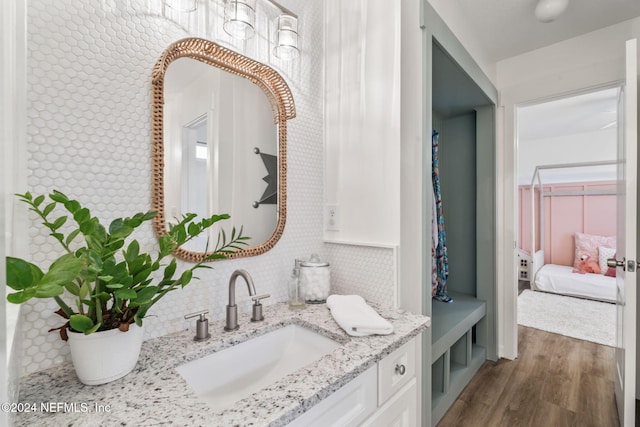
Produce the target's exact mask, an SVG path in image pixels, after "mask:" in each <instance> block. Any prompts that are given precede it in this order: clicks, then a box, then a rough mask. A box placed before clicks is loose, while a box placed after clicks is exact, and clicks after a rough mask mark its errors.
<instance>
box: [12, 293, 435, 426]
mask: <svg viewBox="0 0 640 427" xmlns="http://www.w3.org/2000/svg"><path fill="white" fill-rule="evenodd" d="M376 310H377V311H378V312H379V313H380V314H381V315H382V316H383V317H385V318H387V319H388V320H389V321H390V322H391V323H392V324H393V326H394V333H393V334H391V335H385V336H368V337H350V336H348V335H347V334H346V333H345V332H344V331H343V330H342V329H340V327H339V326H338V325H337V324H336V323H335V321H334V320H333V318H332V317H331V314H330V312H329V310H328V309H327V307H326V305H324V304H318V305H310V306H309V307H308V308H307V309H305V310H302V311H296V312H293V311H291V310H289V309H288V307H287V305H286V304H282V303H281V304H275V305H272V306H267V307H265V309H264V317H265V320H264V321H262V322H256V323H252V322H250V320H249V316H250V315H249V314H248V313H245V314H243V315H240V316H239V324H240V328H239V329H238V330H236V331H232V332H223V327H224V322H223V321H218V322H212V323H211V324H210V332H211V335H212V337H211V339H209V340H207V341H203V342H195V341H194V340H193V336H194V331H193V330H188V331H182V332H178V333H175V334H172V335H167V336H164V337H160V338H155V339H151V340H148V341H146V342H144V343H143V346H142V352H141V355H140V360H139V362H138V365H137V366H136V368H135V369H134V371H133V372H132V373H130V374H129V375H127V376H126V377H124V378H122V379H120V380H117V381H114V382H112V383H109V384H105V385H102V386H86V385H83V384H81V383H80V382H79V381H78V379H77V378H76V376H75V374H74V371H73V367H72V366H71V364H70V363H67V364H63V365H60V366H57V367H55V368H51V369H48V370H45V371H41V372H37V373H34V374H31V375H29V376H27V377H25V378H24V379H23V381H22V387H21V392H20V402H21V403H23V404H27V403H28V404H33V403H35V404H36V405H35V406H33V407H34V408H36V410H35V411H32V412H24V413H20V414H18V416H17V417H16V425H17V426H30V425H69V426H87V425H103V426H108V425H158V424H167V423H169V424H171V423H173V424H176V425H211V426H218V425H219V426H232V425H255V426H267V425H269V426H283V425H292V426H296V425H304V426H310V425H323V426H324V425H333V424H335V423H340V422H342V423H344V425H380V426H383V425H388V423H389V422H390V420H404V424H402V425H413V424H415V420H416V419H417V418H416V417H417V415H418V412H417V408H418V402H419V401H418V390H419V386H418V378H419V377H418V376H416V364H417V363H416V360H417V359H416V355H417V351H418V349H419V348H420V340H421V332H422V331H423V330H424V329H426V328H427V327H429V326H430V319H429V318H428V317H425V316H420V315H414V314H409V313H404V312H397V311H392V310H386V309H383V308H380V307H376ZM148 321H153V320H152V319H149V320H148ZM291 325H295V326H296V327H302V328H304V329H307V330H309V331H312V332H313V333H316V334H319V335H322V336H323V337H326V338H329V339H331V340H333V341H335V342H336V343H337V345H336V346H335V348H334V349H333V350H330V351H329V352H328V353H327V354H325V355H324V356H322V357H321V358H320V359H318V360H316V361H314V362H312V363H310V364H308V365H306V366H303V367H302V368H299V369H297V370H295V371H294V372H292V373H289V374H287V375H285V376H283V377H282V378H279V379H277V380H276V381H275V382H273V383H271V384H269V385H266V386H265V387H263V388H261V389H260V390H259V391H257V392H255V393H252V394H251V395H249V396H248V397H246V398H243V399H241V400H238V401H236V402H235V403H233V404H232V405H231V406H229V407H228V408H226V409H222V410H221V409H217V410H216V409H213V408H212V407H211V406H209V405H208V404H207V403H206V400H205V399H203V398H202V397H201V396H198V395H196V393H195V392H194V390H193V388H192V387H191V386H190V385H189V384H188V383H187V382H186V381H185V379H184V378H183V377H182V376H181V375H180V374H179V373H178V371H177V369H176V368H177V367H180V366H184V365H186V364H188V363H189V362H193V361H197V360H200V359H204V358H205V357H206V356H208V355H211V354H213V353H216V352H223V351H224V350H225V349H229V348H232V347H233V346H236V345H239V344H243V343H249V342H251V341H252V340H253V339H254V338H260V337H263V336H266V335H267V334H268V333H270V332H273V331H277V330H280V329H283V328H285V327H288V326H291ZM265 350H266V349H265ZM249 357H250V358H260V357H266V356H265V355H263V352H261V351H252V352H251V354H250V355H249ZM238 365H239V366H238V367H237V369H242V365H241V363H238ZM234 369H235V368H234ZM43 402H45V403H46V402H60V403H62V404H63V405H58V406H54V408H56V409H57V408H62V409H63V410H61V411H55V412H54V411H51V410H50V411H43V410H40V408H41V403H43ZM64 404H66V405H64Z"/></svg>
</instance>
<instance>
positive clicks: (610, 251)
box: [598, 246, 616, 274]
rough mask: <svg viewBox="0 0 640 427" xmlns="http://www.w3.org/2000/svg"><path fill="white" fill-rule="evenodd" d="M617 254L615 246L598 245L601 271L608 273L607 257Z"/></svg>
mask: <svg viewBox="0 0 640 427" xmlns="http://www.w3.org/2000/svg"><path fill="white" fill-rule="evenodd" d="M615 255H616V249H615V248H608V247H606V246H599V247H598V264H599V265H600V272H601V273H602V274H604V273H606V272H607V270H608V269H609V267H608V266H607V259H609V258H613V257H614V256H615Z"/></svg>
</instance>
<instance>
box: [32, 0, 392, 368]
mask: <svg viewBox="0 0 640 427" xmlns="http://www.w3.org/2000/svg"><path fill="white" fill-rule="evenodd" d="M283 3H284V5H285V6H286V7H287V8H290V9H292V10H294V11H296V12H297V13H298V15H299V18H300V28H301V31H300V34H301V46H300V50H301V56H300V58H298V59H297V60H295V61H292V62H283V61H279V60H278V59H277V58H275V57H273V55H272V53H271V49H270V48H269V37H268V36H266V37H256V38H255V40H253V41H247V42H240V43H235V44H234V43H232V42H231V40H230V39H229V38H228V37H227V36H226V35H225V34H224V33H223V32H222V31H221V29H220V24H221V19H220V17H219V16H217V17H216V15H215V14H209V13H208V12H209V11H211V9H215V8H219V0H212V1H211V2H206V3H201V4H205V5H206V6H203V7H201V8H199V9H198V11H197V12H195V13H196V14H200V13H203V14H206V16H199V15H198V16H192V17H191V18H189V19H182V18H184V17H182V18H180V17H175V16H173V17H171V18H172V19H173V20H170V19H167V18H165V17H163V16H162V13H161V11H162V7H161V5H162V1H161V0H101V1H91V2H83V1H80V0H38V1H34V2H29V4H28V25H27V29H28V35H27V37H28V41H27V44H28V52H27V55H28V58H27V84H28V100H27V120H28V123H27V126H28V129H27V133H28V135H27V141H28V160H27V161H28V164H27V166H28V171H27V173H28V188H27V189H25V191H27V190H28V191H31V192H32V193H34V194H45V193H48V192H50V191H51V190H53V189H58V190H60V191H63V192H65V193H67V194H68V195H69V196H71V197H74V198H77V199H79V200H80V201H81V202H83V203H84V204H85V205H87V207H89V208H90V209H91V210H92V211H93V213H94V214H95V215H96V216H98V217H99V218H101V219H103V220H104V222H106V223H108V222H110V221H111V220H112V219H113V218H115V217H118V216H128V215H132V214H134V213H135V212H139V211H146V210H149V209H150V206H151V161H150V153H151V134H150V128H151V111H150V104H151V81H150V80H151V77H150V76H151V70H152V67H153V65H154V64H155V61H156V59H157V58H158V57H159V55H160V54H161V52H162V51H163V50H164V49H165V48H166V47H167V46H168V45H169V44H170V43H171V42H173V41H176V40H178V39H180V38H183V37H188V36H198V37H204V38H208V39H210V40H214V41H216V42H219V43H221V44H225V45H227V46H229V47H231V48H233V49H235V50H238V51H239V52H240V53H243V54H245V55H247V56H250V57H252V58H254V59H256V60H258V61H261V62H265V63H268V64H269V65H271V66H272V67H274V68H275V69H276V70H278V71H279V72H280V73H281V74H282V75H283V76H284V78H285V79H286V80H287V82H288V83H289V85H290V88H291V90H292V92H293V96H294V99H295V103H296V110H297V117H296V118H295V119H293V120H290V121H289V122H288V134H289V137H288V148H287V153H288V159H287V160H288V172H287V176H288V188H287V193H288V205H287V223H286V227H285V231H284V234H283V236H282V238H281V239H280V241H279V242H278V244H277V245H276V246H275V247H274V248H273V249H272V250H270V251H269V252H267V253H266V254H263V255H260V256H257V257H252V258H243V259H239V260H229V261H221V262H217V263H213V264H212V266H213V267H214V270H207V271H200V272H199V276H200V280H199V281H196V282H193V283H192V284H190V285H189V286H188V287H187V288H185V289H183V290H180V291H176V292H174V293H173V295H171V296H169V297H167V298H164V299H163V300H161V302H160V303H158V304H157V305H156V306H155V307H154V309H153V310H152V312H151V313H150V316H149V317H148V318H147V320H146V321H145V329H146V330H145V338H152V337H157V336H161V335H166V334H168V333H172V332H175V331H178V330H181V329H185V328H187V327H190V328H192V327H193V322H192V321H185V320H184V318H183V316H184V315H185V314H187V313H190V312H193V311H197V310H202V309H208V310H210V314H209V317H210V318H211V319H221V318H223V317H224V306H225V304H226V300H227V285H228V280H229V276H230V275H231V273H232V272H233V270H235V269H237V268H244V269H247V270H248V271H249V272H250V273H251V275H252V276H253V279H254V282H255V284H256V288H257V291H258V292H259V293H269V294H271V298H270V299H268V300H266V301H265V304H272V303H274V302H280V301H285V300H286V294H287V288H286V282H287V279H288V277H289V275H290V274H291V270H292V268H293V262H294V259H295V258H304V257H308V256H309V255H310V254H311V253H319V254H321V256H322V257H323V258H329V259H331V262H332V269H334V272H335V273H334V276H335V279H336V290H337V291H339V292H342V293H355V292H358V293H361V294H364V295H365V297H367V298H369V299H371V300H373V301H376V302H380V303H383V304H387V305H391V304H390V302H391V301H394V300H395V294H394V289H395V279H394V278H395V274H396V272H395V264H394V257H395V252H394V251H393V250H391V249H380V248H367V247H362V246H351V245H345V246H338V245H324V244H323V240H322V238H323V236H322V203H323V199H322V197H323V75H322V72H323V52H322V47H323V35H322V31H323V26H322V19H323V9H322V2H320V1H305V0H286V1H285V0H283ZM203 23H204V24H203ZM197 24H200V25H201V27H197ZM260 26H262V27H260ZM268 27H269V21H268V20H265V19H264V18H262V19H260V20H259V22H258V28H262V29H263V32H266V33H268V31H266V30H264V29H268ZM31 221H32V224H31V225H32V226H31V227H30V228H29V230H28V238H29V247H30V253H31V259H32V260H33V261H34V262H36V263H39V264H45V265H46V264H48V263H50V262H51V261H53V260H54V259H55V258H56V257H57V256H58V255H59V249H58V248H57V247H56V246H55V245H53V244H52V241H51V239H50V238H49V237H48V236H47V233H46V232H45V231H44V230H42V227H40V226H39V223H38V222H37V220H36V219H35V218H31ZM136 238H137V239H138V240H139V242H140V244H141V247H142V250H146V251H149V250H153V248H154V247H155V245H156V239H155V236H154V234H153V231H152V229H151V226H150V225H149V226H147V227H145V228H143V229H142V230H140V231H139V232H138V234H136ZM180 266H184V264H183V263H180ZM238 305H239V306H240V307H239V310H240V311H241V312H247V311H249V310H250V301H249V298H248V296H247V295H245V294H243V293H242V291H239V292H238ZM56 308H57V307H56V306H55V303H52V302H50V301H48V300H36V301H30V302H29V303H27V304H25V305H24V307H23V310H22V311H23V318H22V330H23V331H24V334H23V343H22V348H23V349H24V353H23V357H22V360H21V362H22V372H23V374H28V373H31V372H34V371H38V370H42V369H46V368H49V367H51V366H53V365H56V364H59V363H62V362H63V361H64V360H66V359H68V358H69V350H68V347H67V345H66V344H65V343H64V342H63V341H61V340H60V339H59V337H58V335H57V334H56V333H48V332H47V330H48V329H50V328H52V327H57V326H59V325H60V323H61V320H62V319H61V318H59V317H58V316H57V315H55V314H54V311H55V310H56ZM212 332H213V333H215V331H212Z"/></svg>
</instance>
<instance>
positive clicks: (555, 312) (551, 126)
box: [514, 87, 620, 346]
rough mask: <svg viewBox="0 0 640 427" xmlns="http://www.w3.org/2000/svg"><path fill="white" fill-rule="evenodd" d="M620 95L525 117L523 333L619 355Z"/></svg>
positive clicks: (569, 102)
mask: <svg viewBox="0 0 640 427" xmlns="http://www.w3.org/2000/svg"><path fill="white" fill-rule="evenodd" d="M619 90H620V89H619V87H608V88H600V89H597V90H591V91H585V92H582V93H578V94H571V95H569V96H564V97H561V98H556V99H552V100H546V101H544V102H537V103H532V104H527V105H521V106H518V107H517V108H516V159H517V164H516V177H517V179H516V188H515V189H514V191H515V200H516V205H517V206H516V216H515V218H516V230H517V250H518V258H517V262H518V265H517V269H516V270H517V278H516V281H515V283H518V285H517V286H518V303H517V304H518V311H517V319H518V324H522V325H524V326H530V327H534V328H538V329H542V330H546V331H548V332H553V333H559V334H561V335H566V336H570V337H574V338H578V339H584V340H587V341H592V342H596V343H598V344H604V345H609V346H615V304H614V302H615V299H616V293H615V289H616V285H615V269H614V270H613V271H610V270H609V269H608V267H607V265H606V260H607V258H610V257H612V256H613V255H614V254H615V246H616V244H615V234H616V224H615V218H616V202H615V200H616V188H615V181H616V166H615V161H616V142H617V137H618V121H617V118H618V103H617V100H618V94H619ZM612 276H613V277H612ZM568 306H570V307H571V310H568V309H567V307H568ZM553 307H557V308H555V309H554V308H553ZM592 319H597V320H598V321H594V320H592Z"/></svg>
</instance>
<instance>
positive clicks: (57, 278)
mask: <svg viewBox="0 0 640 427" xmlns="http://www.w3.org/2000/svg"><path fill="white" fill-rule="evenodd" d="M84 265H85V264H84V261H83V260H81V259H79V258H76V257H75V256H74V254H66V255H63V256H61V257H60V258H58V260H57V261H56V262H54V263H53V264H51V267H50V268H49V271H48V272H47V273H45V275H44V276H42V278H41V279H40V281H39V283H38V286H53V285H55V286H60V287H62V286H65V285H67V284H68V283H70V282H72V281H73V280H74V279H75V278H76V277H78V275H79V274H80V272H81V271H82V269H83V268H84Z"/></svg>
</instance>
